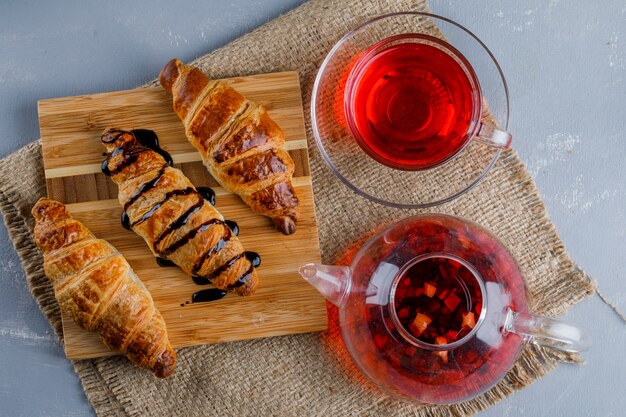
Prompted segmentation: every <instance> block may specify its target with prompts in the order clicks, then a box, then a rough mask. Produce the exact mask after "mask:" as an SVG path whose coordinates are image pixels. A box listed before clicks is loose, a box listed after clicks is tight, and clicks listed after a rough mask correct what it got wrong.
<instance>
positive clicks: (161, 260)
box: [102, 129, 261, 306]
mask: <svg viewBox="0 0 626 417" xmlns="http://www.w3.org/2000/svg"><path fill="white" fill-rule="evenodd" d="M114 133H115V135H113V134H114ZM125 133H127V132H124V131H121V130H113V131H109V132H106V133H105V134H104V135H103V137H104V136H105V135H112V136H111V137H108V138H107V139H103V140H102V141H103V142H104V143H113V142H115V141H116V140H118V139H120V138H121V137H122V136H123V135H124V134H125ZM130 133H132V134H133V135H134V136H135V138H136V139H137V141H138V142H139V143H140V144H141V146H136V145H135V146H133V147H132V148H130V149H126V147H125V144H123V145H122V146H120V147H118V148H116V149H115V150H114V151H113V152H111V153H110V154H109V155H108V156H107V159H106V160H105V161H103V163H102V172H103V173H104V174H105V175H108V176H110V175H114V174H117V173H119V172H121V171H122V170H123V169H124V168H126V167H128V166H129V165H131V164H133V163H134V162H135V161H136V160H137V158H138V157H139V155H140V154H141V153H142V152H145V151H146V150H148V149H151V150H153V151H155V152H157V153H159V154H160V155H161V156H162V157H163V159H165V161H166V162H167V165H169V166H172V165H173V161H172V157H171V155H170V154H169V153H167V152H166V151H165V150H163V149H162V148H161V147H160V146H159V140H158V137H157V135H156V134H155V133H154V132H153V131H152V130H146V129H135V130H131V131H130ZM120 153H121V154H122V155H123V159H122V161H120V162H119V163H118V164H117V166H116V167H115V169H114V170H111V169H110V168H109V163H108V160H109V158H111V157H113V156H116V155H119V154H120ZM165 168H166V167H165V166H164V167H162V168H161V169H160V170H159V172H158V173H157V175H156V176H155V177H154V178H153V179H151V180H150V181H148V182H146V183H145V184H142V185H141V187H140V188H139V190H138V191H137V192H136V193H135V194H134V195H133V196H131V198H130V199H129V200H128V201H127V202H126V203H125V204H124V211H123V212H122V216H121V222H122V225H123V226H124V228H126V229H128V230H130V229H132V228H133V227H135V226H137V225H139V224H141V223H143V222H144V221H146V220H148V219H149V218H150V217H151V216H152V215H153V214H154V213H155V212H156V211H157V210H158V209H159V208H161V206H163V205H164V204H165V203H166V202H167V201H168V200H169V199H170V198H172V197H174V196H178V195H190V194H194V193H195V194H197V195H198V197H199V198H198V201H197V202H196V203H194V204H193V205H192V206H191V207H189V208H188V209H187V210H186V211H185V212H184V213H183V214H181V215H180V216H179V217H178V218H177V219H176V220H175V221H174V222H172V223H171V224H169V225H168V226H167V227H166V228H165V230H164V231H163V232H161V234H160V235H159V236H158V237H157V238H156V239H155V241H154V247H155V248H156V247H157V246H158V245H159V243H161V242H162V241H163V240H165V238H167V237H168V236H169V235H170V234H172V233H174V232H175V231H176V230H178V229H180V228H181V227H183V226H184V225H185V224H187V221H188V220H189V218H190V217H191V216H192V215H193V213H195V212H196V211H197V210H199V209H200V207H202V204H203V203H204V201H205V200H206V201H207V202H209V203H210V204H212V205H215V192H214V191H213V190H212V189H211V188H209V187H198V188H197V189H194V188H193V187H187V188H185V189H182V190H172V191H169V192H167V193H166V194H165V195H164V196H163V199H162V200H161V201H159V202H158V203H156V204H154V205H153V206H152V207H151V208H150V209H149V210H148V211H147V212H146V213H144V214H143V215H142V216H141V217H140V218H139V219H137V220H135V221H134V222H131V221H130V218H129V216H128V214H127V210H128V208H129V207H130V206H131V205H132V204H133V203H135V202H136V201H137V200H138V199H139V198H140V197H141V196H142V195H143V194H145V193H146V192H148V191H149V190H151V189H153V188H155V187H156V186H157V185H158V183H159V181H160V179H161V177H162V176H163V175H164V174H165ZM215 224H223V225H225V226H227V227H224V235H223V236H222V237H221V238H220V239H219V240H218V241H217V243H215V245H213V246H212V247H211V248H209V249H208V250H207V251H206V252H205V253H204V254H203V255H202V256H201V257H200V258H199V259H198V261H197V262H196V264H195V265H194V266H193V268H192V273H193V274H194V276H193V277H192V279H193V281H194V283H195V284H196V285H207V284H210V283H211V281H212V280H213V279H214V278H216V277H218V276H219V275H220V274H222V273H223V272H225V271H226V270H227V269H228V268H230V267H231V266H232V265H234V264H235V262H237V261H238V260H239V259H241V258H242V257H243V256H245V257H246V258H247V259H248V260H249V261H250V267H249V268H248V270H247V271H246V272H245V273H244V274H243V275H242V276H241V277H240V278H239V279H238V280H237V281H235V283H233V284H232V285H230V286H228V289H233V288H238V287H241V286H243V285H245V283H246V282H247V280H248V279H249V278H250V276H251V275H252V271H253V270H254V268H257V267H258V266H259V265H260V264H261V257H260V256H259V254H258V253H256V252H244V253H240V254H238V255H236V256H234V257H233V258H231V259H230V260H228V261H227V262H226V263H224V264H223V265H221V266H220V267H219V268H217V269H216V270H215V271H213V273H211V275H210V276H208V277H200V276H197V275H195V274H197V272H198V271H199V270H200V269H201V268H202V265H203V264H204V263H205V262H206V261H207V260H208V259H209V258H210V257H211V256H212V255H213V254H214V253H216V252H217V251H219V250H221V249H222V248H223V247H224V246H225V245H226V243H227V242H228V241H229V240H230V239H231V237H232V235H235V236H238V235H239V225H238V224H237V223H236V222H234V221H232V220H225V221H222V220H220V219H211V220H209V221H206V222H204V223H202V224H200V225H198V226H196V227H195V228H193V229H192V230H190V231H188V232H187V233H186V234H184V235H183V236H181V237H180V238H179V239H178V240H176V241H175V242H173V243H172V244H170V245H169V246H167V247H166V248H163V249H162V250H160V251H158V254H159V255H160V256H162V257H157V258H156V262H157V264H158V265H159V266H162V267H168V266H174V265H175V264H174V262H172V261H170V260H167V259H165V257H167V256H169V255H171V254H172V253H174V252H175V251H176V250H177V249H179V248H180V247H182V246H184V245H185V244H186V243H187V242H189V241H190V240H191V239H193V238H194V237H195V236H196V235H197V234H198V233H200V232H202V231H203V230H206V229H207V228H209V227H211V226H213V225H215ZM225 295H226V291H224V290H220V289H218V288H210V289H206V290H201V291H198V292H196V293H194V294H193V295H192V297H191V302H192V303H198V302H207V301H215V300H219V299H221V298H223V297H224V296H225ZM188 303H189V302H186V303H185V304H188ZM185 304H181V306H184V305H185Z"/></svg>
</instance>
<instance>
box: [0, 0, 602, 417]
mask: <svg viewBox="0 0 626 417" xmlns="http://www.w3.org/2000/svg"><path fill="white" fill-rule="evenodd" d="M426 9H427V5H426V3H425V1H424V0H422V1H418V2H416V1H410V0H402V1H394V2H385V1H374V0H368V1H363V0H349V1H346V0H342V1H339V0H337V1H332V0H315V1H311V2H309V3H307V4H305V5H303V6H301V7H299V8H298V9H295V10H294V11H292V12H291V13H288V14H287V15H285V16H282V17H280V18H278V19H276V20H274V21H272V22H270V23H268V24H266V25H265V26H263V27H261V28H260V29H258V30H256V31H254V32H252V33H250V34H248V35H246V36H243V37H242V38H240V39H238V40H236V41H234V42H232V43H230V44H229V45H227V46H225V47H223V48H221V49H219V50H217V51H215V52H213V53H211V54H208V55H206V56H204V57H202V58H200V59H198V60H197V61H196V64H197V65H199V66H200V67H201V69H203V70H205V71H207V73H209V74H210V75H211V76H213V77H225V76H236V75H243V74H251V73H266V72H274V71H285V70H297V71H299V72H300V76H301V80H302V90H303V93H304V97H303V99H304V100H303V101H304V103H305V115H307V116H308V114H309V105H308V103H309V100H310V94H311V88H312V85H313V80H314V78H315V74H316V70H317V68H318V66H319V64H320V63H321V61H322V60H323V58H324V56H325V54H326V53H327V52H328V51H329V50H330V49H331V47H332V46H333V44H334V43H335V42H336V41H337V40H338V39H339V38H340V37H341V36H342V35H343V34H344V33H346V32H347V31H348V30H350V29H352V28H353V27H354V26H356V25H357V24H359V23H361V22H363V21H364V20H365V19H366V18H368V17H371V16H374V15H378V14H382V13H388V12H392V11H401V10H422V11H425V10H426ZM156 70H157V69H155V71H156ZM307 119H308V117H307ZM307 123H308V124H307V130H308V140H309V152H310V155H311V165H312V172H313V186H314V190H315V200H316V209H317V218H318V223H319V232H320V243H321V247H322V252H323V260H324V262H333V261H335V260H336V259H337V257H338V256H340V254H341V253H342V250H344V249H345V247H346V246H347V245H349V244H350V242H353V241H355V240H357V239H358V238H359V237H361V236H362V235H364V234H365V233H367V232H368V231H370V230H371V229H372V228H374V227H376V226H377V225H379V224H380V223H382V222H385V221H394V220H397V219H399V218H401V217H404V216H408V215H409V214H412V213H411V212H408V211H401V210H396V209H391V208H388V207H383V206H380V205H377V204H374V203H371V202H369V201H366V200H364V199H362V198H360V197H357V196H356V195H354V194H353V193H351V192H350V191H348V189H347V188H346V187H344V186H343V185H342V184H341V183H340V182H339V181H338V180H337V179H335V178H334V177H333V175H332V174H331V172H330V171H329V169H328V168H327V167H326V166H325V165H324V162H323V161H322V160H321V159H320V156H319V154H318V152H317V149H316V148H315V145H314V143H313V140H312V135H311V130H310V120H307ZM0 194H1V196H0V197H1V208H2V212H3V215H4V219H5V222H6V224H7V228H8V231H9V234H10V236H11V239H12V240H13V243H14V244H15V248H16V250H17V251H18V253H19V255H20V257H21V260H22V263H23V266H24V269H25V271H26V274H27V279H28V283H29V286H30V288H31V291H32V293H33V296H34V297H35V299H36V300H37V303H39V306H40V307H41V309H42V311H43V312H44V313H45V315H46V316H47V317H48V319H49V320H50V323H51V324H52V326H53V327H54V329H55V331H56V332H57V334H58V335H59V337H60V339H61V341H62V340H63V334H62V329H61V320H60V315H59V309H58V305H57V303H56V301H55V299H54V296H53V292H52V288H51V286H50V285H49V284H48V281H47V280H46V278H45V277H44V275H43V271H42V257H41V256H40V254H39V253H38V252H37V250H36V248H35V245H34V242H33V239H32V234H31V230H32V226H33V225H32V219H31V217H30V208H31V206H32V205H33V204H34V202H35V201H36V200H37V199H38V198H39V197H40V196H43V195H44V194H45V187H44V177H43V167H42V161H41V147H40V144H39V143H37V142H35V143H32V144H30V145H28V146H26V147H25V148H23V149H21V150H20V151H18V152H16V153H14V154H13V155H10V156H8V157H7V158H5V159H4V160H2V161H0ZM433 211H441V212H445V213H450V214H455V215H458V216H462V217H465V218H467V219H471V220H474V221H476V222H478V223H479V224H481V225H483V226H485V227H486V228H488V229H490V230H491V231H493V232H494V233H495V234H496V235H497V236H499V238H500V239H501V240H502V241H503V242H504V243H505V244H506V245H507V246H508V247H509V249H510V250H511V252H512V253H513V255H514V256H515V257H516V259H517V261H518V262H519V265H520V267H521V269H522V272H523V273H524V276H525V278H526V283H527V286H528V290H529V293H530V296H531V297H532V302H531V306H532V309H533V311H535V312H536V313H539V314H546V315H561V314H563V313H565V312H566V311H567V310H568V309H569V308H570V307H571V306H572V305H573V304H575V303H576V302H578V301H580V300H581V299H582V298H584V297H585V296H588V295H590V294H592V292H593V285H592V284H591V283H590V281H589V279H588V277H587V276H586V275H585V273H584V272H583V271H582V270H580V269H579V268H578V267H577V266H576V265H575V264H574V263H572V261H571V259H570V257H569V256H568V254H567V253H566V252H565V251H564V248H563V243H562V242H561V240H560V239H559V237H558V235H557V233H556V231H555V229H554V226H553V225H552V223H550V221H549V220H548V218H547V217H546V212H545V208H544V205H543V204H542V202H541V200H540V197H539V194H538V192H537V189H536V187H535V184H534V183H533V180H532V179H531V177H530V176H529V175H528V173H527V171H526V169H525V168H524V166H523V164H522V162H521V161H520V159H519V157H518V156H517V154H516V153H515V151H513V150H511V151H508V152H507V153H506V154H505V155H504V157H503V158H502V159H501V160H500V161H499V162H498V163H497V165H496V166H495V168H494V170H493V171H492V172H491V173H490V174H489V176H488V177H487V179H486V180H485V181H484V182H483V183H482V184H481V185H479V186H478V187H477V188H475V189H474V190H473V191H471V192H470V193H469V194H467V195H464V196H463V197H461V198H459V199H457V200H456V201H454V202H452V203H449V204H446V205H445V206H441V207H438V208H437V209H436V210H433ZM330 313H331V318H332V316H333V313H334V311H333V310H332V309H331V310H330ZM576 360H577V358H576V357H574V356H571V355H567V354H563V353H558V352H556V351H552V350H548V349H541V348H537V347H532V346H529V347H527V348H526V350H525V351H524V353H523V355H522V356H521V357H520V359H519V360H518V362H517V363H516V365H515V366H514V367H513V369H512V370H511V372H509V373H508V375H507V376H506V378H505V379H504V380H503V381H502V382H501V383H499V384H498V385H497V386H496V387H494V388H493V389H491V390H490V391H489V392H487V393H486V394H484V395H482V396H480V397H479V398H477V399H474V400H472V401H469V402H467V403H463V404H457V405H453V406H450V407H439V406H420V405H412V404H408V403H406V402H402V401H399V400H396V399H392V398H389V397H387V396H385V395H384V394H382V393H380V392H379V391H377V390H376V389H375V388H374V387H373V386H372V385H371V384H370V383H369V382H367V381H366V380H365V379H364V378H363V377H362V376H360V375H359V374H358V372H357V371H356V370H355V369H354V366H353V365H352V363H351V362H350V360H349V358H348V356H347V353H346V351H345V348H344V346H343V344H342V342H341V341H340V338H339V333H338V329H337V326H336V321H335V320H331V327H330V329H329V330H328V331H327V332H324V333H321V334H320V333H314V334H304V335H296V336H286V337H275V338H268V339H261V340H255V341H246V342H236V343H228V344H222V345H213V346H200V347H194V348H186V349H182V350H179V351H178V367H177V369H176V372H175V374H174V376H173V377H171V378H169V379H167V380H165V381H161V380H157V379H156V378H154V377H152V376H151V375H150V374H149V373H147V372H146V371H144V370H140V369H136V368H135V367H134V366H133V365H132V364H131V363H130V362H129V361H128V360H127V359H125V358H123V357H112V358H104V359H97V360H88V361H78V362H74V367H75V370H76V373H77V374H78V375H79V376H80V378H81V380H82V383H83V387H84V389H85V392H86V394H87V398H88V399H89V401H90V402H91V403H92V404H93V407H94V409H95V411H96V413H97V414H98V415H99V416H136V415H155V416H173V415H184V416H200V415H211V416H220V417H223V416H231V415H236V416H245V415H263V416H270V415H281V416H283V415H284V416H305V415H316V416H355V415H359V416H365V415H372V416H373V415H376V416H381V415H394V416H409V415H410V416H426V415H429V416H468V415H471V414H473V413H476V412H478V411H480V410H483V409H485V408H487V407H488V406H490V405H491V404H494V403H496V402H497V401H499V400H501V399H503V398H504V397H506V396H507V395H510V394H511V393H513V392H515V391H516V390H518V389H520V388H522V387H524V386H526V385H528V384H530V383H531V382H533V381H535V380H536V379H538V378H540V377H541V376H543V375H545V374H546V373H548V372H550V371H552V370H553V369H554V368H555V367H556V366H557V365H558V364H559V362H563V361H576Z"/></svg>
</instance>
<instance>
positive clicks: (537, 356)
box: [0, 2, 594, 416]
mask: <svg viewBox="0 0 626 417" xmlns="http://www.w3.org/2000/svg"><path fill="white" fill-rule="evenodd" d="M314 3H315V2H314ZM418 6H419V5H415V6H414V7H418ZM382 8H383V7H382V6H381V9H382ZM312 9H313V6H312V5H311V3H309V4H305V5H304V6H301V7H300V8H298V9H295V10H294V11H292V12H290V13H289V14H288V15H287V16H285V17H288V16H290V15H294V14H298V13H304V12H305V11H306V15H307V16H310V15H311V13H312ZM285 17H283V18H285ZM263 30H264V28H263V27H262V28H259V29H257V30H256V31H254V32H252V33H250V34H248V35H245V36H244V37H242V38H240V39H238V40H236V41H234V42H233V43H232V44H230V45H229V46H227V47H225V48H228V47H230V46H232V45H237V44H242V43H244V42H246V41H248V40H251V39H254V37H255V35H257V34H258V33H259V32H261V31H263ZM225 48H222V49H221V50H217V51H215V52H214V53H212V54H211V55H213V54H216V53H220V52H222V50H224V49H225ZM205 59H207V58H206V57H203V58H201V59H199V60H198V61H196V62H197V63H198V64H199V65H202V63H203V60H205ZM261 70H264V71H267V70H271V68H263V69H259V71H261ZM226 71H228V70H226ZM224 75H225V74H224ZM232 75H236V74H232ZM305 94H307V93H306V92H305ZM305 99H306V97H305ZM308 127H309V130H310V126H308ZM318 169H324V168H319V167H318ZM25 170H34V171H33V172H28V174H30V176H31V178H26V179H25V181H26V182H27V185H28V186H29V187H31V188H35V189H36V191H35V192H32V194H31V195H30V196H31V197H32V196H37V197H38V196H42V195H44V194H45V186H44V184H45V183H44V178H43V167H42V165H41V149H40V143H39V142H35V143H32V144H30V145H27V146H26V147H24V148H22V149H21V150H19V151H17V152H16V153H14V154H12V155H10V156H8V157H6V158H4V159H3V160H2V161H0V209H1V211H2V213H3V216H4V219H5V223H6V225H7V229H8V233H9V236H10V238H11V240H12V241H13V244H14V246H15V248H16V251H17V253H18V255H19V257H20V259H21V262H22V265H23V267H24V269H25V271H26V274H27V282H28V285H29V288H30V291H31V292H32V294H33V297H34V298H35V300H36V301H37V303H38V304H39V306H40V308H41V310H42V312H43V313H44V315H45V316H46V317H47V318H48V320H49V321H50V323H51V325H52V327H53V329H54V330H55V332H56V334H57V335H58V336H59V338H60V340H61V342H62V328H61V320H60V312H59V308H58V304H57V303H56V300H55V299H54V294H53V291H52V288H51V286H50V284H49V282H48V280H47V279H46V278H45V277H44V275H43V271H42V258H41V255H40V254H39V252H38V251H37V249H36V247H35V245H34V242H33V239H32V235H31V230H32V224H30V223H29V222H30V221H31V220H30V216H29V211H30V206H31V205H32V204H33V203H34V200H36V198H34V200H33V201H23V200H21V199H20V197H23V194H22V192H21V191H22V190H21V189H20V188H21V187H22V188H23V187H24V181H19V180H16V179H15V176H14V173H16V172H21V173H23V172H24V171H25ZM495 175H509V176H511V177H515V180H516V181H518V182H519V183H520V184H522V186H523V192H522V195H523V197H522V198H523V200H524V201H521V202H520V204H523V206H524V207H527V208H528V209H529V210H530V211H532V214H533V216H534V218H535V220H536V222H537V223H538V224H539V225H540V227H541V229H542V232H543V234H544V236H543V238H544V239H545V240H546V241H548V242H549V244H550V245H551V246H552V251H553V253H552V255H553V256H554V257H555V258H556V260H557V262H558V263H559V264H560V265H561V273H562V275H563V277H562V278H561V279H560V280H559V285H557V286H553V287H549V288H547V289H545V291H544V292H543V293H541V294H534V295H533V308H534V310H535V311H537V312H539V313H543V314H550V315H561V314H563V313H564V312H566V311H567V310H568V309H569V308H570V307H571V306H572V305H573V304H575V303H576V302H578V301H580V300H581V299H583V298H584V297H586V296H589V295H591V294H593V292H594V285H593V284H592V283H591V281H590V280H589V279H588V277H586V274H585V273H584V271H582V270H581V269H580V268H578V267H577V266H576V265H575V264H574V263H573V262H572V260H571V259H570V258H569V256H568V255H567V253H566V252H565V249H564V246H563V243H562V242H561V240H560V239H559V237H558V234H557V233H556V230H555V227H554V225H553V224H552V223H551V222H550V221H549V219H548V218H547V216H546V210H545V206H544V205H543V203H542V202H541V200H540V197H539V194H538V191H537V189H536V187H535V185H534V182H533V180H532V178H531V177H530V175H529V174H528V173H527V172H526V170H525V168H524V166H523V163H522V162H521V160H520V159H519V157H518V156H517V154H516V152H515V151H513V150H511V151H509V152H507V153H506V154H505V156H504V157H503V158H502V159H501V161H499V162H498V164H497V165H496V167H495V168H494V172H493V173H492V174H490V176H495ZM489 178H490V177H488V178H487V180H486V181H485V182H484V183H483V184H482V185H481V186H482V187H488V186H489V182H490V181H489ZM314 186H319V184H318V185H316V184H315V178H314ZM481 186H479V187H481ZM316 191H317V189H316ZM474 192H478V191H477V190H474ZM31 200H32V198H31ZM449 208H450V205H447V206H443V207H442V208H441V210H443V211H446V209H449ZM487 210H489V208H487ZM494 210H495V209H494ZM450 211H454V209H452V210H450ZM408 214H409V213H408V212H407V215H408ZM486 215H489V213H487V214H486ZM502 221H506V219H503V220H502ZM332 255H333V254H329V253H327V254H325V256H324V258H325V259H324V260H325V261H327V262H329V261H332V260H333V259H332V257H333V256H332ZM581 277H583V278H584V279H581ZM572 284H574V286H572ZM564 287H567V288H564ZM555 300H559V302H555ZM192 349H193V348H192ZM118 360H123V358H109V359H97V360H90V361H77V362H74V367H75V371H76V372H77V374H78V375H79V376H80V378H81V381H82V383H83V387H84V389H85V392H86V394H87V397H88V399H89V401H90V402H91V403H92V405H93V406H94V409H95V410H96V412H97V413H98V415H106V416H125V415H139V414H140V413H139V412H138V411H137V410H133V409H132V402H133V398H130V397H129V396H128V395H126V393H125V392H124V386H123V384H122V382H121V381H120V380H118V379H115V378H108V379H106V378H104V377H103V375H102V371H103V370H104V369H106V368H110V367H112V366H115V363H116V361H118ZM560 362H574V363H580V362H581V361H580V358H579V357H578V356H577V355H571V354H566V353H562V352H556V351H552V350H548V349H543V348H539V347H536V346H528V347H526V348H525V350H524V352H523V354H522V355H521V357H520V359H519V360H518V361H517V363H516V364H515V366H514V367H513V369H512V370H511V371H510V372H509V373H508V374H507V375H506V377H505V379H504V380H503V381H502V382H500V383H499V384H498V385H496V386H495V387H494V388H492V389H491V390H490V391H488V392H487V393H485V394H483V395H482V396H480V397H479V398H476V399H474V400H472V401H469V402H466V403H462V404H457V405H453V406H450V407H441V406H423V407H419V408H416V407H415V405H412V404H405V403H401V402H397V400H394V399H391V398H387V397H384V396H382V395H379V396H377V397H375V398H372V402H373V403H390V404H391V405H393V407H394V410H397V413H398V414H402V415H409V414H410V415H421V416H426V415H437V416H467V415H471V414H474V413H476V412H478V411H481V410H484V409H485V408H487V407H489V406H490V405H492V404H494V403H496V402H498V401H499V400H501V399H503V398H505V397H507V396H508V395H510V394H512V393H513V392H515V391H516V390H518V389H520V388H522V387H524V386H526V385H528V384H530V383H532V382H534V381H535V380H537V379H538V378H541V377H542V376H544V375H546V374H547V373H549V372H551V371H552V370H553V369H554V368H555V367H556V366H557V365H558V364H559V363H560ZM361 411H362V412H363V413H366V412H367V410H363V409H361Z"/></svg>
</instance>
